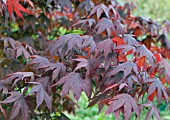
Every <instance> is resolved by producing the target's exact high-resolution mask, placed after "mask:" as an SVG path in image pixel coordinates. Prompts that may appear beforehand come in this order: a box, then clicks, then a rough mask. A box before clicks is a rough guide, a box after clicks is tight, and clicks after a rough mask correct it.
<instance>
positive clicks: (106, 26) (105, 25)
mask: <svg viewBox="0 0 170 120" xmlns="http://www.w3.org/2000/svg"><path fill="white" fill-rule="evenodd" d="M95 29H97V33H98V34H100V33H102V32H104V31H105V30H106V31H107V35H108V37H110V35H111V32H115V33H116V28H115V26H114V25H113V22H112V21H111V20H109V19H107V18H102V19H100V20H99V21H98V22H97V25H96V26H95Z"/></svg>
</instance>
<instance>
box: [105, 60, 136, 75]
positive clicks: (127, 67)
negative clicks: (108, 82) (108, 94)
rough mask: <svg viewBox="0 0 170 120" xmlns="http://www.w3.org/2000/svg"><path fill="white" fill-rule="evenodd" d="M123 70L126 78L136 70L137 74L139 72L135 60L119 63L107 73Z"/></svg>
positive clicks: (111, 73) (114, 73)
mask: <svg viewBox="0 0 170 120" xmlns="http://www.w3.org/2000/svg"><path fill="white" fill-rule="evenodd" d="M120 71H122V72H123V73H124V78H126V77H127V76H128V75H129V74H131V73H132V72H134V73H135V74H136V75H137V74H138V68H137V66H136V64H135V63H133V62H124V63H122V64H119V65H118V66H117V67H116V68H114V69H113V70H112V71H110V72H109V73H108V74H107V75H108V76H111V75H116V74H117V73H118V72H120Z"/></svg>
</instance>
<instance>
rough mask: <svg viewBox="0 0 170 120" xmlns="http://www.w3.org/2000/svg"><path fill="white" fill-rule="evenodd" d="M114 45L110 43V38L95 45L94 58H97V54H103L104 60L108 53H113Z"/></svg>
mask: <svg viewBox="0 0 170 120" xmlns="http://www.w3.org/2000/svg"><path fill="white" fill-rule="evenodd" d="M114 49H115V48H114V44H113V43H112V40H111V39H110V38H108V39H106V40H104V41H101V42H99V43H98V44H97V46H96V50H95V56H98V55H99V53H102V52H104V57H105V58H106V57H107V56H108V54H109V53H111V52H113V51H114Z"/></svg>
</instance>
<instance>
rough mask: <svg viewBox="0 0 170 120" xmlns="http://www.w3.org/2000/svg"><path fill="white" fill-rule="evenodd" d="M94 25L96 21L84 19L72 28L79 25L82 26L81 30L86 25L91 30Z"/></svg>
mask: <svg viewBox="0 0 170 120" xmlns="http://www.w3.org/2000/svg"><path fill="white" fill-rule="evenodd" d="M95 23H96V21H95V20H94V19H85V20H79V21H78V22H77V23H75V24H74V25H73V26H77V25H79V24H82V25H81V27H82V28H83V27H84V26H85V25H86V24H87V25H89V27H90V28H91V27H92V25H93V24H95Z"/></svg>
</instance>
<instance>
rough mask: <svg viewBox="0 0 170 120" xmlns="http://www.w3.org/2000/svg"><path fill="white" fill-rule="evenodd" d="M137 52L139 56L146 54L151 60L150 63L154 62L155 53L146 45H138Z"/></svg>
mask: <svg viewBox="0 0 170 120" xmlns="http://www.w3.org/2000/svg"><path fill="white" fill-rule="evenodd" d="M136 54H137V55H139V57H142V56H146V58H147V59H148V60H149V63H150V64H151V65H153V64H154V60H155V56H154V55H153V53H152V52H151V51H150V50H148V49H147V48H146V47H145V45H141V46H140V47H138V48H137V49H136Z"/></svg>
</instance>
